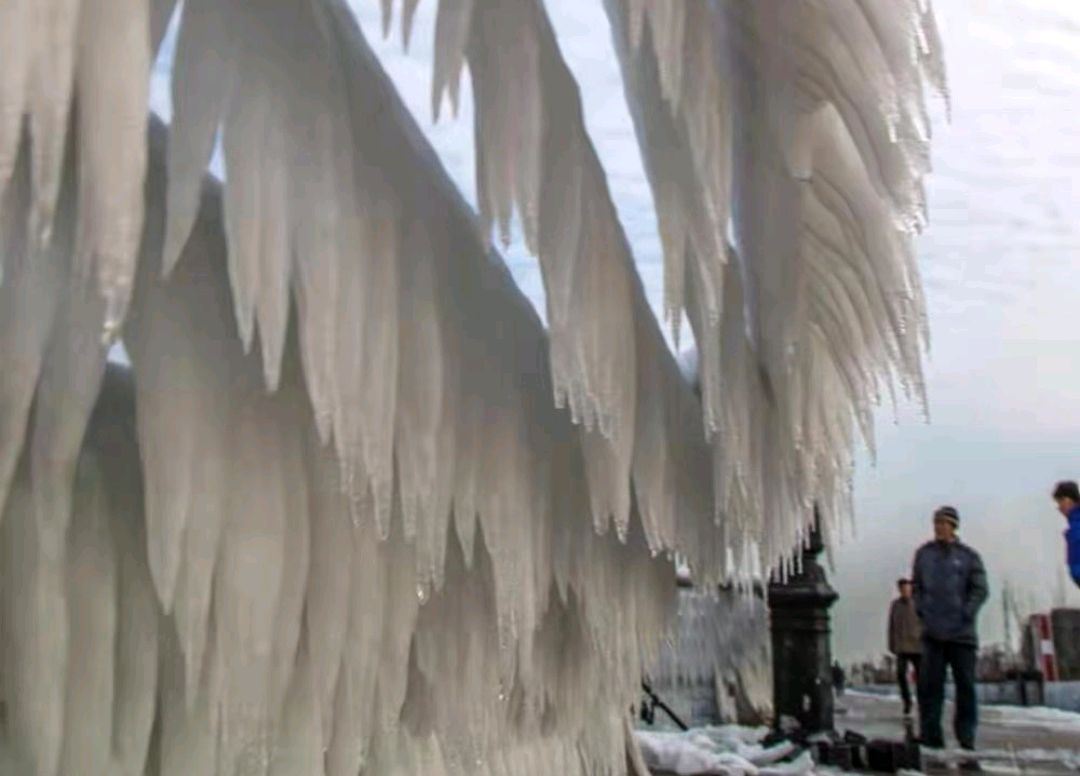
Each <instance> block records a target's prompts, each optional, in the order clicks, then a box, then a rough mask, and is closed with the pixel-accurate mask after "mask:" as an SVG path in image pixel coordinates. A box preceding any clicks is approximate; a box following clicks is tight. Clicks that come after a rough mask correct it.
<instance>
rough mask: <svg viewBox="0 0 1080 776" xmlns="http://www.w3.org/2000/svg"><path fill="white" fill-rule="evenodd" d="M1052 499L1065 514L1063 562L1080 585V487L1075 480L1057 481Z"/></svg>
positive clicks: (1074, 580)
mask: <svg viewBox="0 0 1080 776" xmlns="http://www.w3.org/2000/svg"><path fill="white" fill-rule="evenodd" d="M1054 501H1056V502H1057V508H1058V511H1059V512H1061V514H1063V515H1064V516H1065V520H1066V521H1068V527H1067V528H1066V529H1065V563H1066V564H1067V565H1068V567H1069V576H1071V577H1072V578H1073V582H1075V583H1076V586H1077V587H1080V488H1077V486H1076V483H1075V482H1071V481H1069V480H1066V481H1065V482H1059V483H1058V484H1057V487H1055V488H1054Z"/></svg>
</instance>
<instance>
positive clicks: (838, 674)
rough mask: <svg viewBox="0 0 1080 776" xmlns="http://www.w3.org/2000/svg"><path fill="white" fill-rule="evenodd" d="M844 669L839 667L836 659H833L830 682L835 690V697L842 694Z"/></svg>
mask: <svg viewBox="0 0 1080 776" xmlns="http://www.w3.org/2000/svg"><path fill="white" fill-rule="evenodd" d="M844 681H845V676H844V669H843V668H842V667H841V665H840V662H839V661H838V660H834V661H833V664H832V684H833V690H835V691H836V695H837V697H840V696H841V695H843V694H844Z"/></svg>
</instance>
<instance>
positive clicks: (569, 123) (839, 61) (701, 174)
mask: <svg viewBox="0 0 1080 776" xmlns="http://www.w3.org/2000/svg"><path fill="white" fill-rule="evenodd" d="M430 1H431V2H435V0H430ZM417 3H418V0H406V2H405V9H404V19H403V22H402V25H403V29H404V31H405V36H406V38H407V37H408V27H409V23H410V19H411V16H412V13H413V12H414V11H415V8H416V5H417ZM605 4H606V7H607V10H608V13H609V17H610V20H611V26H612V32H613V34H614V37H615V41H616V49H617V51H618V53H619V57H620V60H621V65H622V68H623V75H624V84H625V88H626V94H627V99H628V102H629V104H630V106H631V109H632V111H631V112H632V114H633V116H634V120H635V128H636V131H637V133H638V137H639V140H640V145H641V148H642V152H643V155H644V158H645V162H646V168H647V171H648V174H649V179H650V183H651V185H652V187H653V192H654V196H655V200H656V203H657V213H658V217H659V222H660V226H661V231H662V236H663V243H664V249H665V265H666V285H667V314H668V317H669V319H670V320H671V322H672V323H675V324H676V325H677V321H678V319H679V316H680V315H681V314H682V312H684V311H685V313H686V314H687V315H688V317H689V320H690V323H691V325H692V327H693V330H694V334H695V339H696V341H697V345H698V352H699V363H700V384H701V385H700V387H701V396H700V398H699V397H698V396H696V395H695V394H694V392H693V391H692V390H691V388H690V386H689V385H688V384H687V383H686V381H684V380H683V378H682V377H681V376H680V374H679V372H678V369H677V368H676V365H675V361H674V359H673V357H672V355H671V353H670V351H669V350H668V348H667V346H666V344H665V342H664V338H663V336H662V333H661V330H660V327H659V325H658V324H657V321H656V319H655V318H654V316H653V314H652V312H651V311H650V310H649V308H648V306H647V304H646V301H645V297H644V294H643V291H642V286H641V283H640V279H639V278H638V276H637V274H636V271H635V269H634V263H633V258H632V255H631V249H630V246H629V244H628V242H627V240H626V237H625V234H624V232H623V230H622V227H621V225H620V223H619V221H618V218H617V215H616V211H615V208H614V206H613V204H612V200H611V196H610V192H609V190H608V187H607V182H606V179H605V176H604V173H603V169H602V167H601V165H600V162H599V158H598V156H597V154H596V151H595V149H594V147H593V145H592V143H591V141H590V139H589V137H588V134H587V132H586V129H585V124H584V121H583V117H582V106H581V100H580V96H579V93H578V90H577V86H576V84H575V82H574V78H573V75H572V73H571V72H570V70H569V68H568V67H567V65H566V63H565V62H564V60H563V59H562V56H561V54H560V52H559V49H558V46H557V42H556V39H555V36H554V33H553V30H552V27H551V24H550V22H549V20H548V18H547V16H546V12H545V9H544V8H543V5H542V3H541V2H540V0H439V7H438V19H437V25H436V37H437V39H436V54H435V72H434V79H433V107H434V109H435V110H436V111H438V109H439V105H440V103H441V102H442V100H443V98H444V95H445V94H446V93H447V92H448V93H449V96H450V99H451V101H452V103H453V104H454V106H455V107H456V104H457V96H458V83H459V80H460V77H461V73H462V71H463V69H465V67H466V66H467V69H468V72H469V74H470V76H471V78H472V79H473V93H474V95H475V101H476V106H475V110H476V147H477V166H478V170H477V181H478V188H479V191H478V201H479V205H480V214H479V218H477V217H476V215H475V214H474V213H472V212H471V211H470V210H469V208H468V206H467V205H466V204H465V202H464V200H463V198H462V197H461V196H460V194H459V192H458V191H457V190H456V189H455V188H454V186H453V185H452V183H451V182H450V181H449V178H448V177H447V176H446V174H445V173H444V171H443V170H442V167H441V165H440V163H439V161H438V159H437V157H436V155H435V153H434V152H433V150H432V149H431V148H430V146H429V145H428V144H427V142H426V141H425V139H424V137H423V135H422V133H421V131H420V130H419V128H418V127H417V125H416V124H415V122H414V120H413V119H412V117H411V116H410V115H409V113H408V111H407V110H406V109H405V107H404V106H403V104H402V102H401V100H400V99H399V97H398V95H397V94H396V92H395V91H394V88H393V86H392V84H391V83H390V82H389V80H388V79H387V77H386V75H385V74H384V73H383V71H382V70H381V68H380V66H379V64H378V62H377V60H376V58H375V57H374V55H373V54H372V52H371V50H370V49H369V48H368V46H367V44H366V42H365V40H364V38H363V36H362V34H361V32H360V30H359V28H358V27H357V25H356V23H355V21H354V19H353V16H352V14H351V12H350V10H349V9H348V7H347V6H346V5H345V4H344V2H343V0H250V2H222V1H221V0H185V1H184V2H183V4H182V6H180V7H179V8H174V6H175V5H176V3H175V0H4V1H3V2H2V3H0V272H2V275H0V502H2V503H3V507H4V508H3V522H2V525H0V584H2V588H0V633H2V638H0V700H2V703H3V706H2V708H3V714H2V715H0V773H5V774H6V773H11V774H32V775H33V776H58V775H62V776H71V775H72V774H80V776H98V775H101V776H104V775H105V774H110V775H112V774H130V775H131V776H142V775H143V774H147V775H149V774H155V775H156V774H169V776H173V775H176V776H179V775H180V774H183V775H184V776H191V775H194V776H203V775H204V774H205V775H206V776H210V775H211V774H221V775H222V776H226V775H231V774H258V775H259V776H262V775H263V774H276V775H282V776H283V775H284V774H296V776H312V775H313V774H327V776H356V774H358V773H361V772H362V773H364V774H383V773H398V772H400V773H421V772H423V773H432V774H442V773H447V774H458V773H461V774H465V773H491V774H515V776H518V775H519V774H530V773H537V774H540V773H543V774H548V773H560V774H561V773H566V774H573V773H583V774H609V773H611V774H614V773H622V772H624V770H625V769H626V768H627V767H628V766H627V763H628V762H631V763H633V762H640V758H637V757H635V756H634V754H635V753H634V751H633V744H632V739H631V737H630V736H629V735H628V732H627V731H628V727H627V726H628V709H629V707H630V706H631V704H632V703H633V702H634V701H636V700H637V698H638V688H639V677H640V675H641V671H642V669H643V667H646V666H648V665H650V664H651V663H652V662H653V661H654V660H655V658H656V656H657V653H658V649H659V644H660V641H661V639H662V638H663V636H664V634H665V631H666V628H667V627H668V625H669V622H670V615H671V613H672V612H673V609H674V608H675V607H674V602H675V590H674V585H673V579H674V568H673V563H672V561H671V555H672V553H674V552H678V553H680V554H681V555H683V556H684V557H685V558H686V559H687V561H688V563H689V564H690V566H691V568H692V569H693V573H694V578H695V580H697V581H698V583H699V584H702V585H706V586H708V585H713V584H716V583H718V582H720V581H723V580H730V579H731V578H733V577H735V576H738V575H739V574H741V573H745V570H746V569H749V568H754V567H758V564H760V563H763V564H764V565H765V566H769V565H772V564H774V563H775V562H777V561H778V560H779V559H781V558H783V557H785V556H786V555H787V554H789V553H791V552H792V550H793V549H794V547H795V546H796V545H797V543H798V540H799V538H800V537H801V536H802V534H803V532H804V530H805V527H806V525H807V522H808V521H809V520H810V519H811V515H812V510H811V505H812V504H814V503H817V504H818V505H819V506H820V507H821V511H822V514H823V515H825V517H826V519H827V520H830V521H835V520H838V519H840V518H841V517H842V516H843V515H845V514H846V512H845V510H846V509H847V499H848V494H849V490H850V483H849V479H850V469H851V456H852V447H853V444H854V442H855V436H856V429H857V428H861V430H862V432H863V434H864V435H868V434H869V431H870V418H869V413H870V408H871V406H872V404H873V403H874V402H875V401H876V400H877V399H878V394H879V392H880V390H881V386H888V387H889V388H890V389H891V387H892V385H893V383H894V382H899V384H900V385H901V386H903V387H905V388H908V387H914V388H915V389H916V390H919V389H920V385H921V381H920V368H921V367H920V357H921V352H922V342H921V338H922V337H923V335H924V334H925V323H924V318H923V308H922V301H921V296H920V291H919V287H918V277H917V274H916V270H915V266H914V261H913V258H912V248H911V235H912V233H913V231H914V230H916V229H917V228H918V227H919V226H920V225H921V223H922V205H923V198H922V189H921V184H922V176H923V174H924V172H925V171H926V169H927V167H928V136H929V125H928V121H927V119H926V116H925V113H924V110H925V108H924V96H923V90H924V88H925V86H926V85H931V86H938V87H940V86H941V85H942V72H941V62H940V51H939V47H938V45H937V40H936V33H935V29H934V26H933V19H932V16H931V14H930V12H929V10H928V8H927V7H926V6H925V0H923V1H922V2H920V1H919V0H797V2H793V1H792V0H755V2H753V3H746V2H743V0H713V1H711V2H705V0H686V2H678V3H674V2H673V3H667V2H645V1H644V0H605ZM393 5H394V4H393V1H392V0H383V7H384V13H385V14H386V18H387V20H388V24H389V20H390V17H391V15H392V12H393V10H394V9H393ZM174 12H179V13H180V14H181V16H180V20H179V38H178V43H177V51H176V58H175V63H174V70H173V79H172V84H173V86H172V88H173V104H174V111H175V115H174V118H173V121H172V125H171V126H170V127H168V128H166V127H164V126H162V125H160V124H158V123H156V122H153V121H150V120H149V118H148V111H147V107H148V88H149V87H148V83H149V70H150V66H151V62H152V61H153V59H154V56H155V53H156V51H157V49H158V46H159V44H160V41H161V38H162V36H163V34H164V30H165V27H166V24H167V22H168V21H169V19H170V18H171V16H172V15H173V13H174ZM219 136H220V138H221V140H222V144H223V150H224V160H225V167H226V172H227V175H226V183H224V184H219V183H218V182H216V181H214V180H213V179H210V178H207V177H206V175H205V170H206V167H207V163H208V160H209V158H210V155H211V152H212V150H213V146H214V143H215V138H217V137H219ZM515 211H516V213H517V216H518V217H519V219H520V221H521V224H522V226H523V233H524V236H525V239H526V241H527V243H528V245H529V247H530V249H531V250H532V251H533V252H534V253H535V254H536V255H537V256H538V259H539V262H540V265H541V267H542V271H543V279H544V284H545V291H546V298H547V304H548V316H547V317H548V321H549V325H550V328H549V329H548V330H547V331H545V330H544V329H543V328H542V326H541V324H540V322H539V320H538V318H537V317H536V315H535V314H534V313H533V311H532V310H531V308H530V307H529V305H528V303H527V302H526V300H525V299H524V298H523V297H522V296H521V295H520V293H519V292H518V291H517V289H516V287H515V286H514V285H513V282H512V280H511V279H510V277H509V275H508V273H507V272H506V269H505V267H504V266H503V264H502V261H501V259H500V257H499V256H498V255H497V254H496V253H495V252H494V251H493V250H491V248H490V246H489V243H488V241H489V239H490V235H491V232H492V231H493V230H495V229H498V230H499V231H500V232H502V233H503V234H506V233H507V232H508V230H509V224H510V221H511V218H512V217H513V214H514V212H515ZM729 238H730V239H729ZM117 337H122V339H123V343H124V345H125V347H126V349H127V351H128V353H129V354H130V359H131V368H130V370H126V369H122V368H117V367H112V366H109V367H107V363H106V362H107V354H108V351H109V346H110V343H111V342H113V341H114V340H115V339H116V338H117ZM628 747H629V751H628Z"/></svg>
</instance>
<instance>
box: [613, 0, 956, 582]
mask: <svg viewBox="0 0 1080 776" xmlns="http://www.w3.org/2000/svg"><path fill="white" fill-rule="evenodd" d="M605 8H606V9H607V12H608V16H609V18H610V20H611V23H612V31H613V35H614V39H615V45H616V50H617V52H618V55H619V58H620V62H621V65H622V73H623V86H624V89H625V91H626V95H627V99H628V102H629V104H630V107H631V115H632V116H633V119H634V125H635V129H636V131H637V135H638V140H639V143H640V145H641V148H642V151H643V154H644V160H645V166H646V171H647V174H648V177H649V182H650V184H651V186H652V190H653V195H654V200H655V203H656V210H657V216H658V219H659V223H660V230H661V233H662V235H663V247H664V254H665V255H664V261H665V281H666V288H665V314H666V317H667V318H668V320H669V321H671V322H672V324H673V327H674V330H675V331H676V332H677V331H678V328H677V326H678V322H679V315H680V313H681V312H682V311H683V310H685V312H686V314H687V316H688V317H689V320H690V324H691V327H692V329H693V331H694V336H695V339H696V340H697V346H698V351H699V361H700V375H701V383H702V393H703V402H704V416H705V421H706V425H707V428H708V431H709V433H710V435H713V438H714V440H715V443H714V450H715V458H714V462H715V488H716V494H717V502H716V507H717V509H718V510H719V511H720V512H721V513H723V514H725V515H726V516H727V517H728V519H729V520H734V521H736V522H739V523H744V524H746V525H747V526H748V528H749V530H751V531H755V532H756V533H757V536H758V539H759V540H760V541H761V542H762V547H763V552H764V555H765V557H766V559H768V560H770V561H771V560H774V559H776V558H777V557H779V555H782V554H784V553H786V552H788V551H789V548H790V547H791V546H792V543H793V540H794V538H795V537H796V536H797V535H799V534H800V532H801V531H802V529H803V528H804V526H805V521H806V519H807V517H808V509H807V505H808V504H809V503H810V502H811V501H813V502H816V503H818V504H819V505H820V506H821V507H822V508H823V513H824V515H825V517H826V520H828V521H833V520H836V519H838V518H840V517H842V516H844V515H846V514H849V513H850V507H849V499H850V487H851V486H850V478H851V469H852V462H851V453H852V446H853V444H854V442H855V441H856V440H855V436H856V427H858V429H859V431H860V432H861V434H862V436H863V438H864V439H865V440H866V442H867V443H868V444H870V445H871V447H872V445H873V440H872V417H871V409H872V406H873V405H874V404H875V403H876V402H878V401H879V400H880V397H881V393H882V391H883V390H884V389H886V387H887V390H889V391H892V390H893V385H894V384H895V383H899V385H900V386H902V387H903V388H904V389H905V390H908V391H913V392H914V393H915V394H916V395H918V396H919V397H920V398H922V392H923V383H922V367H921V354H922V348H923V345H924V342H925V338H926V321H925V313H924V305H923V299H922V292H921V288H920V283H919V277H918V272H917V269H916V266H915V262H914V249H913V237H914V234H915V232H917V231H918V230H919V229H920V228H921V227H922V225H923V224H924V223H925V194H924V191H923V177H924V175H925V173H926V172H927V171H928V170H929V158H930V156H929V141H930V121H929V118H928V116H927V113H926V100H925V92H926V91H927V90H928V89H936V90H938V91H939V92H941V93H942V94H945V76H944V63H943V59H942V51H941V46H940V41H939V40H938V33H937V28H936V24H935V21H934V17H933V13H932V11H931V10H930V5H929V3H927V2H923V1H922V0H899V1H898V2H893V0H851V1H850V2H847V1H845V2H830V1H828V0H804V1H802V2H785V0H761V1H760V2H754V3H743V2H739V1H738V0H717V1H716V2H700V3H697V2H687V3H660V2H648V1H647V0H605ZM729 241H730V243H729Z"/></svg>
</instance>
